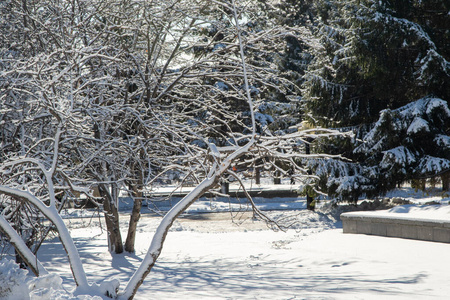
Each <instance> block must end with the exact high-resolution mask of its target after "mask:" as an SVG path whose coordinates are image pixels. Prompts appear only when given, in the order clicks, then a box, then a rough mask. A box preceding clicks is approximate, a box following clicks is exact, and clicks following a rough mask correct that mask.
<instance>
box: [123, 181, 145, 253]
mask: <svg viewBox="0 0 450 300" xmlns="http://www.w3.org/2000/svg"><path fill="white" fill-rule="evenodd" d="M132 193H133V198H134V199H133V200H134V202H133V210H132V212H131V216H130V222H129V224H128V234H127V239H126V241H125V251H127V252H134V251H135V249H134V244H135V241H136V228H137V224H138V222H139V219H140V218H141V207H142V196H143V193H142V191H140V190H139V188H138V187H137V186H136V185H134V186H133V187H132Z"/></svg>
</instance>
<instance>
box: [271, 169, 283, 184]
mask: <svg viewBox="0 0 450 300" xmlns="http://www.w3.org/2000/svg"><path fill="white" fill-rule="evenodd" d="M273 184H281V174H280V171H278V170H277V171H275V173H274V177H273Z"/></svg>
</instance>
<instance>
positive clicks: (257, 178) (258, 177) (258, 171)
mask: <svg viewBox="0 0 450 300" xmlns="http://www.w3.org/2000/svg"><path fill="white" fill-rule="evenodd" d="M255 183H256V184H261V169H260V168H256V169H255Z"/></svg>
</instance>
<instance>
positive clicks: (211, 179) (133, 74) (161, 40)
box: [0, 0, 341, 299]
mask: <svg viewBox="0 0 450 300" xmlns="http://www.w3.org/2000/svg"><path fill="white" fill-rule="evenodd" d="M10 2H11V3H12V4H11V6H8V7H5V6H3V7H1V6H0V7H1V8H2V9H4V11H5V12H7V13H8V18H7V19H8V20H12V21H11V22H10V21H8V22H7V23H4V24H3V23H2V25H1V26H2V27H0V28H1V29H2V31H1V33H2V35H3V37H5V38H9V39H12V38H13V35H12V34H10V33H9V32H10V31H8V30H9V29H10V28H9V27H8V26H9V24H10V23H11V24H15V26H17V28H18V29H19V30H17V32H20V30H21V29H26V30H23V32H26V34H25V35H26V36H24V39H25V40H27V39H29V40H30V42H29V43H24V44H22V45H18V46H15V47H17V50H14V49H12V47H10V46H4V48H2V50H4V49H7V50H6V51H3V52H2V61H1V63H2V64H3V65H5V66H6V68H5V70H4V71H3V70H2V71H0V84H1V85H2V87H5V89H4V90H3V91H2V92H1V95H0V96H1V99H3V100H5V101H6V102H5V103H7V102H8V101H9V102H11V101H17V102H18V103H19V104H20V105H22V104H23V105H25V104H26V105H27V107H28V108H27V110H26V116H23V117H22V118H20V116H19V115H17V114H15V113H14V112H13V108H9V109H8V113H9V117H10V118H11V120H14V122H17V123H18V124H21V125H23V124H27V122H28V121H30V122H32V123H33V124H37V123H39V122H40V120H42V119H45V120H46V122H45V126H44V125H42V126H41V127H35V126H30V127H23V128H28V130H32V131H31V132H30V133H29V134H28V135H27V137H24V136H22V138H20V139H19V138H17V134H15V133H13V132H15V131H16V130H12V129H11V128H12V127H11V128H10V127H9V126H6V127H4V128H5V132H7V133H8V134H7V135H5V138H6V137H7V138H8V139H9V140H10V141H11V142H10V143H11V144H14V143H15V142H20V143H22V145H21V146H22V148H23V149H24V150H23V151H18V148H11V151H9V152H8V153H5V155H4V157H2V160H1V165H0V178H1V179H2V181H1V182H0V193H2V194H3V195H6V196H8V197H13V198H15V199H18V200H19V201H21V202H22V203H27V204H29V205H32V206H33V207H35V208H37V209H38V210H39V211H40V213H41V214H42V215H43V216H45V218H47V219H48V220H49V221H51V222H52V224H53V225H54V226H55V228H56V230H57V231H58V233H59V236H60V239H61V242H62V244H63V246H64V248H65V250H66V252H67V255H68V257H69V262H70V266H71V268H72V273H73V277H74V280H75V282H76V284H77V291H76V292H77V293H78V294H80V293H86V294H91V295H100V294H105V295H107V296H109V297H111V298H119V299H132V298H133V297H134V295H135V294H136V292H137V290H138V288H139V286H140V285H141V284H142V282H143V281H144V280H145V278H146V276H147V274H148V273H149V272H150V271H151V269H152V267H153V265H154V264H155V263H156V261H157V259H158V257H159V255H160V253H161V251H162V247H163V244H164V240H165V237H166V235H167V233H168V231H169V229H170V227H171V225H172V224H173V222H174V221H175V219H176V218H177V217H178V216H179V215H180V214H181V213H182V212H184V211H185V210H186V209H187V208H188V207H189V206H190V205H191V204H192V203H193V202H195V201H196V200H197V199H198V198H199V197H201V196H202V195H203V194H204V193H205V192H207V191H211V190H212V189H214V188H216V187H217V185H218V183H219V182H220V180H221V179H223V177H224V176H230V175H231V176H235V177H238V176H237V175H236V174H235V173H234V172H233V171H232V168H231V167H232V165H233V164H237V163H238V162H239V164H241V165H244V166H249V167H250V166H255V165H256V164H257V163H259V161H261V160H263V161H264V162H265V163H266V164H268V165H270V166H271V167H272V168H276V169H277V170H278V171H279V172H281V173H286V172H287V170H285V169H284V168H282V167H280V163H284V164H288V165H289V166H290V167H291V168H293V169H294V170H295V172H296V173H297V174H298V176H299V177H301V176H308V174H307V172H306V170H304V169H303V167H302V165H301V164H300V163H299V161H300V159H302V158H308V157H310V156H307V155H305V154H304V153H301V152H299V151H298V149H297V148H296V147H295V145H297V144H299V143H304V142H305V141H306V139H308V138H311V137H313V138H317V137H326V136H330V135H336V134H339V135H340V134H341V133H339V132H334V131H331V130H326V129H317V128H316V129H313V130H303V131H295V132H293V133H291V134H285V135H276V134H273V133H271V132H270V131H267V130H258V129H257V120H256V118H255V115H256V112H257V109H258V103H260V102H261V101H263V99H259V97H261V96H260V93H258V92H254V91H261V90H264V88H265V87H266V86H271V87H272V88H277V89H279V90H283V89H284V88H285V84H286V85H287V82H286V81H285V80H283V78H281V77H277V76H276V75H277V74H276V73H275V72H273V69H271V67H270V66H271V65H270V61H268V64H267V65H264V64H253V63H249V62H248V61H247V60H246V54H247V53H249V52H251V50H252V47H254V48H258V47H262V46H260V45H261V44H266V43H267V41H273V42H276V43H281V41H282V39H283V37H284V36H286V35H289V34H295V31H293V30H291V29H290V28H285V27H275V28H272V29H270V30H269V31H255V32H251V31H249V30H244V28H243V27H244V26H247V25H245V24H247V23H248V22H249V20H251V18H252V13H251V11H249V10H248V8H249V7H251V6H248V5H249V3H247V2H245V3H240V5H239V6H238V5H236V4H235V3H234V1H233V2H217V1H193V0H174V1H167V2H158V3H157V4H155V3H153V2H148V1H117V2H115V1H97V2H92V3H88V2H81V1H80V2H79V1H73V2H66V1H59V2H58V4H60V6H56V5H55V6H52V4H49V3H46V2H45V1H36V2H34V1H30V2H28V1H26V0H24V1H22V2H18V1H13V0H12V1H10ZM46 5H48V6H46ZM11 7H12V9H10V8H11ZM218 15H220V19H217V16H218ZM55 16H56V17H55ZM219 21H220V22H219ZM212 25H214V26H216V27H217V28H218V30H217V31H214V32H215V33H214V34H213V35H212V36H207V37H205V36H204V35H199V34H198V33H199V32H201V31H202V30H205V28H208V27H209V26H212ZM247 27H248V26H247ZM12 32H14V33H15V34H16V33H17V32H16V31H12ZM30 32H31V33H30ZM244 32H245V35H244V34H243V33H244ZM17 34H18V33H17ZM28 35H30V36H28ZM31 41H33V42H31ZM24 45H25V46H24ZM276 45H277V44H276ZM21 47H25V48H26V49H25V48H23V49H22V48H21ZM200 48H201V49H207V50H208V51H200V52H199V51H197V50H198V49H200ZM30 49H32V50H33V51H34V52H35V54H34V55H32V56H27V55H25V54H26V53H28V52H27V51H28V50H30ZM11 51H12V52H11ZM14 51H16V52H14ZM11 53H12V55H13V57H14V55H15V56H16V57H15V58H14V59H12V60H8V58H7V56H8V55H9V54H11ZM252 91H253V92H252ZM24 99H25V100H24ZM34 108H39V109H34ZM236 108H237V109H236ZM2 109H3V108H2ZM33 109H34V110H33ZM30 124H31V123H30ZM33 128H34V129H33ZM33 130H36V132H34V131H33ZM19 148H20V147H19ZM316 156H321V155H316ZM322 157H323V158H331V157H330V156H327V155H322ZM174 171H175V172H177V173H179V174H180V176H181V178H182V179H181V182H182V183H181V184H183V182H186V181H188V180H189V181H192V182H194V183H195V185H196V187H195V188H194V189H193V190H192V192H190V193H189V194H188V195H187V196H185V197H184V198H183V199H182V200H181V201H180V202H179V203H177V204H176V205H175V206H174V207H173V208H172V209H171V210H170V211H169V212H168V213H167V214H166V215H165V216H164V218H163V219H162V221H161V223H160V225H159V227H158V228H157V230H156V232H155V235H154V237H153V239H152V241H151V243H150V246H149V249H148V252H147V254H146V256H145V258H144V260H143V262H142V264H141V265H140V266H139V268H138V269H137V270H136V273H135V274H134V275H133V276H132V277H131V278H130V280H129V282H128V283H127V285H126V287H125V288H124V289H123V290H120V291H119V290H118V288H119V286H118V282H115V284H113V285H108V287H109V288H108V289H107V290H106V291H105V290H103V289H102V288H101V287H100V286H99V285H97V284H92V285H89V284H88V280H87V276H86V274H85V272H84V270H83V265H82V263H81V260H80V257H79V254H78V252H77V249H76V247H75V246H74V243H73V241H72V239H71V237H70V234H69V232H68V229H67V227H65V225H64V223H63V220H62V218H61V216H60V215H59V214H58V209H59V207H60V205H61V204H60V201H59V199H58V198H59V196H58V195H59V194H58V192H59V191H61V195H65V194H67V193H70V192H71V191H75V190H76V191H81V192H84V193H85V194H86V195H88V196H92V195H91V193H90V191H89V188H90V187H91V185H92V184H94V183H95V184H96V185H97V186H98V187H99V190H100V192H101V194H102V195H103V197H101V198H102V199H95V197H94V198H93V199H94V200H102V201H103V207H104V210H105V218H106V221H107V226H108V234H109V240H108V241H109V246H110V250H111V251H115V252H121V251H122V250H121V247H122V240H121V236H120V231H119V222H118V221H119V219H118V218H119V217H118V204H117V201H118V195H119V189H128V190H129V191H130V192H131V194H132V196H133V198H134V200H135V201H134V208H133V212H132V215H131V219H130V225H129V232H128V235H127V241H126V242H125V246H126V250H127V251H133V250H134V239H135V234H136V233H135V232H136V224H137V222H138V220H139V216H140V210H141V204H142V199H143V197H144V192H146V188H148V187H149V186H151V185H152V183H154V182H156V181H157V180H158V178H160V177H161V176H163V174H165V173H167V172H174ZM23 178H25V179H26V180H25V181H23ZM242 187H243V188H244V186H243V185H242ZM249 200H250V201H251V197H249ZM253 209H254V210H255V212H256V214H257V215H259V216H261V217H263V218H265V219H266V220H267V221H269V222H271V220H270V219H269V218H267V217H265V216H264V214H263V213H262V212H260V211H258V210H257V209H256V207H253ZM0 228H2V230H3V231H5V232H6V233H7V235H8V236H9V237H10V239H11V241H12V242H13V243H14V246H15V247H16V249H18V252H19V253H20V254H21V256H22V257H23V258H24V260H25V262H26V263H27V265H28V266H29V267H30V268H32V269H33V270H34V272H35V273H38V272H39V271H41V273H42V272H45V271H42V268H41V266H40V265H39V263H38V262H36V259H35V257H33V256H31V255H30V253H29V251H28V250H27V249H26V247H24V246H23V244H22V243H21V242H20V236H19V234H18V233H17V231H14V230H11V227H10V226H9V225H8V224H7V222H6V220H4V218H0Z"/></svg>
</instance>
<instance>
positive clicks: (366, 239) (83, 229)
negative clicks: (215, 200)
mask: <svg viewBox="0 0 450 300" xmlns="http://www.w3.org/2000/svg"><path fill="white" fill-rule="evenodd" d="M387 196H389V197H402V198H404V199H407V200H410V201H412V202H414V203H415V204H413V205H404V206H398V207H395V208H393V209H390V210H388V211H379V212H375V213H376V214H381V215H386V216H396V217H398V216H405V217H409V218H433V219H445V220H450V206H449V205H448V202H449V201H450V198H449V197H447V198H442V196H440V194H439V193H437V192H436V193H434V194H432V195H425V194H424V193H423V192H420V191H419V192H414V190H412V189H411V188H408V187H405V188H403V189H398V190H396V191H393V192H391V193H390V194H389V195H387ZM274 199H275V200H274V203H275V204H274V207H276V206H277V205H279V204H280V203H276V202H277V201H278V200H277V198H274ZM285 200H286V199H285ZM291 200H292V199H291ZM299 201H300V200H299ZM429 201H437V202H440V203H441V205H423V203H425V202H429ZM293 203H298V202H296V201H293ZM265 205H266V208H267V209H270V208H271V207H272V206H271V204H270V200H269V199H267V202H266V203H265ZM285 205H286V206H287V207H289V205H290V201H287V202H286V201H285ZM223 209H225V207H224V208H223ZM209 211H210V213H198V212H195V210H194V211H192V212H191V213H189V214H185V215H184V217H182V218H180V219H178V220H177V221H176V222H175V223H174V226H173V228H172V230H171V232H170V233H169V234H168V235H167V239H166V243H165V245H164V249H163V251H162V254H161V256H160V258H159V260H158V261H157V263H156V265H155V267H154V269H153V270H152V272H151V273H150V275H149V276H148V277H147V279H146V280H145V281H144V283H143V285H142V286H141V288H140V289H139V290H138V293H137V295H136V298H135V299H138V300H144V299H150V298H151V299H380V298H382V299H425V298H426V299H446V298H447V297H448V295H449V294H450V286H449V285H448V281H449V280H450V274H449V272H448V266H449V265H450V256H449V255H448V251H449V249H450V245H449V244H444V243H433V242H426V241H416V240H407V239H398V238H385V237H379V236H368V235H357V234H343V233H342V225H341V223H340V221H339V220H338V219H337V217H336V214H334V213H331V212H332V211H330V209H329V205H328V203H327V202H324V201H323V202H320V205H319V209H318V211H317V212H310V211H306V210H303V209H302V210H285V211H268V212H267V213H268V214H269V215H270V217H272V218H274V219H276V220H279V221H280V222H284V223H292V222H294V224H293V226H292V228H291V229H289V230H287V231H286V232H282V231H273V230H269V229H268V228H267V226H266V225H265V224H264V223H263V222H261V221H257V220H254V219H252V218H251V213H248V212H243V211H240V212H234V213H232V214H231V213H225V212H218V213H211V209H210V210H209ZM217 211H222V209H221V210H216V212H217ZM80 216H84V217H80ZM86 216H87V215H81V214H79V215H78V216H76V217H72V218H66V219H65V221H66V223H67V224H69V227H70V231H71V235H72V237H73V239H74V240H75V243H76V245H77V247H78V248H79V252H80V255H81V257H82V261H83V264H84V265H85V270H86V273H87V274H88V276H89V280H90V281H94V282H97V283H99V284H100V282H102V281H103V280H105V279H107V281H106V283H103V285H109V286H108V287H105V290H108V291H110V290H114V289H115V288H117V285H118V282H119V280H120V282H121V287H122V288H123V286H124V285H125V284H126V282H127V281H128V280H129V278H130V276H131V275H132V273H133V272H134V271H135V270H136V268H137V267H138V265H139V263H140V262H141V261H142V260H143V259H144V256H145V253H146V252H147V249H148V247H149V241H150V238H151V237H152V235H153V234H154V232H155V230H156V228H157V227H158V225H159V222H160V221H161V218H160V217H158V216H155V215H154V214H152V213H147V214H143V216H142V218H141V221H140V223H139V225H138V229H137V231H138V233H137V239H136V241H137V244H136V249H137V250H136V253H135V254H125V255H111V254H110V253H109V252H108V249H107V243H106V232H105V231H104V230H102V229H101V228H100V226H98V225H99V222H102V223H103V222H104V221H103V218H88V217H86ZM127 221H128V217H127V213H126V212H122V214H121V222H122V223H121V224H122V225H123V228H122V229H123V232H122V233H123V234H124V236H125V234H126V231H125V226H126V223H127ZM88 224H90V226H87V225H88ZM103 226H104V224H103ZM39 259H40V260H41V262H42V264H43V265H44V266H45V267H46V268H47V270H48V271H49V272H51V274H49V275H46V276H43V277H40V278H37V279H35V278H33V277H31V276H30V275H29V276H28V279H27V283H28V285H29V286H30V287H34V290H33V291H32V297H33V298H32V299H39V300H41V299H100V298H98V297H97V298H89V297H87V296H83V295H78V296H77V297H75V296H73V295H71V293H70V292H68V291H70V290H71V289H73V288H74V282H73V279H72V277H71V273H70V269H69V267H68V266H67V258H66V255H65V253H64V250H63V248H62V246H61V245H60V243H59V241H58V240H57V238H54V239H53V240H50V241H47V242H46V243H44V244H43V245H42V249H41V251H40V253H39ZM5 261H6V263H5ZM15 266H16V265H15V264H13V265H12V264H11V263H10V262H8V260H2V261H1V263H0V276H11V275H4V274H15V273H16V272H19V273H20V272H23V271H21V270H20V269H18V268H16V267H15ZM5 270H6V271H5ZM7 272H9V273H7ZM11 272H12V273H11ZM55 273H58V274H59V275H60V277H61V279H62V280H63V281H62V285H61V281H60V279H59V277H58V276H56V275H55ZM22 274H23V273H22ZM17 276H18V277H19V278H21V280H20V281H18V282H19V283H24V282H25V280H23V275H20V274H18V275H17ZM20 276H22V277H20ZM36 280H38V281H39V282H38V283H36ZM0 286H2V287H3V285H0ZM23 291H24V289H22V290H21V291H20V292H23ZM38 291H39V292H38ZM18 293H19V292H18V291H17V292H16V293H15V294H14V296H12V297H10V298H9V299H28V298H26V297H24V298H20V297H21V296H20V294H18ZM6 299H8V298H6Z"/></svg>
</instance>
